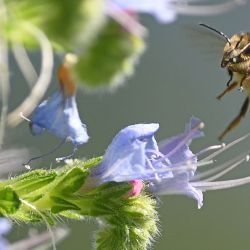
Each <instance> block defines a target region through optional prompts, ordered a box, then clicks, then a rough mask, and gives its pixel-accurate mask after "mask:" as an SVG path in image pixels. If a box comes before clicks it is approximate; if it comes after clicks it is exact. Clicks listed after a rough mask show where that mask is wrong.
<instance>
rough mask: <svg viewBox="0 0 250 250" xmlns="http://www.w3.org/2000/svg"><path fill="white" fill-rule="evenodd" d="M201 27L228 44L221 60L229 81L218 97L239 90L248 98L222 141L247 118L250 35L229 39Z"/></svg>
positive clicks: (235, 36) (221, 137)
mask: <svg viewBox="0 0 250 250" xmlns="http://www.w3.org/2000/svg"><path fill="white" fill-rule="evenodd" d="M200 25H201V26H203V27H205V28H207V29H210V30H212V31H214V32H216V33H217V34H219V35H220V36H221V37H222V38H223V39H224V40H225V42H226V44H225V47H224V49H223V56H222V60H221V67H222V68H226V69H227V70H228V73H229V77H230V79H229V81H228V82H227V87H226V89H225V90H224V91H223V92H222V93H221V94H220V95H218V96H217V99H218V100H220V99H221V98H222V97H223V96H224V95H225V94H226V93H228V92H230V91H232V90H234V89H235V88H239V89H240V90H241V91H242V92H244V93H246V95H247V97H246V99H245V101H244V103H243V105H242V107H241V109H240V112H239V114H238V115H237V116H236V117H235V118H234V120H233V121H232V122H231V123H230V124H229V125H228V126H227V128H226V129H225V130H224V131H223V133H222V134H221V135H220V136H219V137H218V139H219V140H222V139H223V138H224V136H225V135H226V134H227V133H228V132H229V131H231V130H232V129H233V128H235V127H236V126H237V125H238V124H239V123H240V121H241V119H242V118H243V117H245V115H246V112H247V110H248V107H249V101H250V33H245V32H243V33H239V34H235V35H233V36H232V37H231V38H229V37H228V36H227V35H225V34H224V33H222V32H220V31H218V30H216V29H214V28H212V27H210V26H208V25H206V24H200Z"/></svg>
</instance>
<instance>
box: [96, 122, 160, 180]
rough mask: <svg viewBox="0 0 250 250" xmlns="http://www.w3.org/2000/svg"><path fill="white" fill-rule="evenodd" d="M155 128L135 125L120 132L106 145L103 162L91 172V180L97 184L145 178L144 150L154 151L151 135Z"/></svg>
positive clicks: (156, 148)
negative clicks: (93, 179) (94, 180)
mask: <svg viewBox="0 0 250 250" xmlns="http://www.w3.org/2000/svg"><path fill="white" fill-rule="evenodd" d="M158 128H159V125H158V124H155V123H152V124H136V125H131V126H128V127H126V128H124V129H122V130H121V131H120V132H119V133H118V134H117V135H116V136H115V138H114V139H113V141H112V143H111V144H110V145H109V147H108V149H107V151H106V153H105V155H104V158H103V161H102V162H101V164H99V165H98V166H97V167H95V168H93V169H92V172H91V177H93V178H95V179H96V180H97V182H98V183H99V184H101V183H104V182H107V181H118V182H121V181H130V180H135V179H142V178H147V177H148V174H147V173H145V174H144V172H145V168H146V149H147V150H152V151H155V150H158V146H157V143H156V141H155V138H154V133H155V132H156V131H157V130H158Z"/></svg>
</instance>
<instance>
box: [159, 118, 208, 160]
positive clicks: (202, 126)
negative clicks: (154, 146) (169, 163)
mask: <svg viewBox="0 0 250 250" xmlns="http://www.w3.org/2000/svg"><path fill="white" fill-rule="evenodd" d="M202 128H204V123H203V122H200V123H199V124H198V125H197V126H196V127H194V128H192V129H191V130H190V131H189V132H188V133H187V135H186V136H185V137H184V138H183V140H182V141H181V142H180V143H179V144H178V145H177V146H176V147H175V148H173V149H172V150H171V151H170V152H168V153H167V154H166V155H165V156H164V157H165V158H169V157H170V156H171V155H173V154H175V153H176V152H177V150H179V149H180V148H181V147H182V146H183V145H185V144H186V143H187V142H188V141H189V140H190V139H192V136H193V135H194V133H195V132H197V131H198V130H200V129H202Z"/></svg>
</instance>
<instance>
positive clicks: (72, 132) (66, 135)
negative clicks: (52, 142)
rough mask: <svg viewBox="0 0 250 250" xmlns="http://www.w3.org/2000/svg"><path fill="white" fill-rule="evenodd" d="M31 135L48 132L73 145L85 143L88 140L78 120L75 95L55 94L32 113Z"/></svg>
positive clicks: (61, 92) (58, 92)
mask: <svg viewBox="0 0 250 250" xmlns="http://www.w3.org/2000/svg"><path fill="white" fill-rule="evenodd" d="M30 128H31V132H32V134H33V135H38V134H41V133H43V132H44V131H45V130H48V131H49V132H50V133H52V134H54V135H55V136H57V137H59V138H61V139H65V140H66V139H67V140H70V141H71V142H72V143H73V144H74V145H80V144H83V143H86V142H87V141H88V139H89V136H88V134H87V129H86V125H85V124H83V123H82V122H81V120H80V117H79V114H78V109H77V105H76V99H75V95H68V96H65V94H64V93H63V91H57V92H55V93H54V94H53V95H52V96H51V97H50V98H49V99H48V100H45V101H43V102H42V103H41V104H40V105H39V106H38V107H37V108H36V110H35V111H34V114H33V116H32V118H31V124H30Z"/></svg>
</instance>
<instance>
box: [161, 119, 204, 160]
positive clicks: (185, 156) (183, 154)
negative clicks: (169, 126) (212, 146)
mask: <svg viewBox="0 0 250 250" xmlns="http://www.w3.org/2000/svg"><path fill="white" fill-rule="evenodd" d="M199 124H201V121H200V120H199V119H198V118H195V117H192V118H191V119H190V122H189V123H188V124H187V125H186V127H185V131H184V133H182V134H179V135H177V136H174V137H171V138H168V139H166V140H164V141H162V142H160V143H159V149H160V152H161V153H163V154H164V155H168V154H169V157H168V159H169V160H170V162H171V163H172V164H177V163H180V162H185V161H189V160H192V161H196V156H195V155H194V154H193V153H192V151H191V150H190V149H189V145H190V143H191V142H192V140H193V139H195V138H199V137H202V136H204V133H203V131H201V130H200V129H197V130H196V131H195V132H194V133H191V130H192V129H194V128H196V127H198V126H199ZM190 134H191V136H190ZM189 136H190V138H189ZM187 138H188V139H187ZM183 142H184V143H183ZM171 151H174V153H170V152H171Z"/></svg>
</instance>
